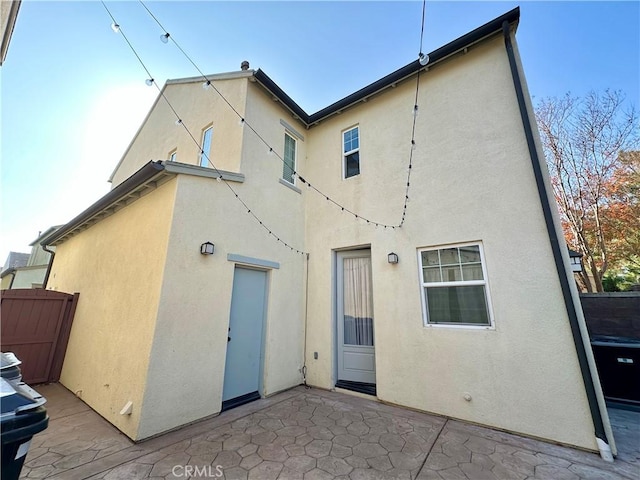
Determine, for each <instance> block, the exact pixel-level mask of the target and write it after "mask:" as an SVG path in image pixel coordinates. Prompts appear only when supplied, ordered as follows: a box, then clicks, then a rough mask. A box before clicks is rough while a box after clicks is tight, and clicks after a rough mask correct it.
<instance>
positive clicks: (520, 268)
mask: <svg viewBox="0 0 640 480" xmlns="http://www.w3.org/2000/svg"><path fill="white" fill-rule="evenodd" d="M414 95H415V77H414V78H413V79H412V80H410V81H407V82H404V83H402V84H400V85H399V86H398V87H397V88H396V89H394V90H393V91H390V92H388V93H385V94H382V95H379V96H376V97H373V98H372V99H370V100H369V101H368V102H367V103H362V104H360V105H359V106H358V107H356V108H353V109H350V110H347V111H345V112H344V113H342V114H341V115H339V116H334V117H332V118H331V119H329V120H327V121H325V122H323V123H322V124H320V125H319V126H317V127H314V128H313V129H312V135H311V136H310V142H309V151H308V160H307V165H306V167H307V169H306V172H305V173H306V174H307V177H308V179H309V180H310V181H312V183H313V182H314V181H315V184H316V185H317V186H318V187H319V188H320V189H321V190H323V191H325V192H327V193H328V194H329V195H330V196H331V197H332V198H335V199H337V200H339V201H340V202H341V203H343V204H344V205H346V206H348V207H349V208H352V209H353V210H354V211H356V212H358V213H361V214H362V215H365V216H367V217H369V218H370V219H372V220H376V221H379V222H384V223H389V224H393V223H398V221H399V220H400V216H401V213H402V204H403V199H404V189H405V186H406V173H407V164H408V158H409V149H410V146H409V144H410V139H411V135H410V132H411V121H412V107H413V96H414ZM418 103H419V106H420V113H419V116H418V119H417V125H416V132H417V135H416V142H417V149H416V151H415V152H414V160H413V169H412V176H411V189H410V194H409V195H410V202H409V204H408V210H407V221H406V223H405V225H404V226H403V227H402V228H401V229H396V230H390V229H386V230H385V229H383V228H380V227H378V228H377V229H376V228H374V227H372V226H367V225H366V224H364V222H363V221H362V220H357V221H356V220H354V218H353V216H350V215H348V214H344V213H340V210H339V209H336V208H335V207H332V206H331V205H327V202H326V200H324V199H323V198H321V197H319V196H318V195H315V196H314V195H310V196H307V208H306V239H307V241H306V246H307V249H308V250H309V251H310V252H311V262H310V278H311V282H310V288H309V291H310V297H309V307H308V311H309V331H308V335H307V366H308V372H309V373H308V378H309V382H310V383H311V384H315V385H318V386H320V387H323V388H331V387H332V386H333V384H334V382H335V361H336V360H335V354H334V348H335V347H334V342H335V340H334V339H335V327H334V324H335V323H334V322H335V320H333V318H334V311H333V308H334V306H333V304H332V302H331V299H332V298H335V297H334V292H333V288H334V287H333V283H332V282H334V281H335V279H334V278H333V276H332V271H333V262H334V250H336V249H342V248H346V247H354V246H359V245H371V250H372V267H373V289H374V290H373V295H374V312H375V313H374V315H375V346H376V369H377V387H378V397H379V398H380V399H382V400H383V401H388V402H391V403H396V404H400V405H406V406H409V407H413V408H417V409H420V410H426V411H431V412H435V413H439V414H444V415H448V416H451V417H454V418H461V419H465V420H469V421H472V422H478V423H482V424H487V425H491V426H494V427H498V428H504V429H507V430H511V431H516V432H521V433H525V434H528V435H532V436H537V437H542V438H548V439H553V440H555V441H560V442H563V443H567V444H572V445H577V446H580V447H583V448H588V449H596V445H595V441H594V435H593V425H592V421H591V417H590V413H589V408H588V403H587V399H586V395H585V391H584V385H583V384H582V378H581V374H580V370H579V367H578V363H577V358H576V353H575V347H574V344H573V340H572V337H571V331H570V327H569V323H568V318H567V314H566V311H565V309H564V303H563V299H562V294H561V291H560V285H559V281H558V278H557V274H556V272H555V267H554V263H553V255H552V252H551V248H550V243H549V238H548V235H547V232H546V228H545V224H544V218H543V215H542V210H541V207H540V200H539V198H538V193H537V190H536V185H535V180H534V177H533V173H532V169H531V165H530V159H529V153H528V150H527V145H526V141H525V137H524V132H523V127H522V122H521V119H520V113H519V110H518V105H517V101H516V97H515V92H514V88H513V83H512V79H511V74H510V71H509V65H508V59H507V55H506V52H505V48H504V41H503V39H502V38H501V37H498V38H496V39H494V40H492V41H490V42H487V43H485V44H482V45H480V46H477V47H475V48H472V49H470V50H469V52H468V53H467V54H466V55H464V56H462V57H458V58H457V59H452V60H450V61H448V62H447V63H445V64H443V65H439V66H436V67H434V68H433V69H432V70H431V71H429V72H428V73H426V74H423V75H422V76H421V83H420V96H419V101H418ZM355 124H359V125H360V137H361V140H360V141H361V150H360V152H361V160H360V162H361V174H360V175H359V176H357V177H353V178H350V179H347V180H342V177H341V168H342V167H341V131H342V130H344V129H345V128H348V127H350V126H352V125H355ZM475 241H480V242H482V244H483V247H484V253H485V263H486V270H487V274H488V289H489V292H490V298H491V302H492V312H493V316H494V322H495V328H494V329H480V330H477V329H464V328H447V327H425V326H424V325H423V317H422V305H421V284H420V281H421V280H420V277H419V272H418V269H419V267H418V261H417V254H418V253H417V249H418V248H421V247H437V246H442V245H447V244H453V243H461V242H475ZM391 251H393V252H396V253H398V255H399V257H400V263H399V264H397V265H390V264H388V263H387V258H386V257H387V253H389V252H391ZM525 265H526V269H525V267H524V266H525ZM314 351H318V352H319V359H318V360H314V359H313V357H312V354H313V352H314ZM466 393H468V394H470V395H471V397H472V401H471V402H467V401H465V400H464V399H463V396H464V395H465V394H466Z"/></svg>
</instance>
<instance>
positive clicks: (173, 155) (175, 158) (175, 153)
mask: <svg viewBox="0 0 640 480" xmlns="http://www.w3.org/2000/svg"><path fill="white" fill-rule="evenodd" d="M169 161H170V162H177V161H178V151H177V150H174V151H173V152H171V153H170V154H169Z"/></svg>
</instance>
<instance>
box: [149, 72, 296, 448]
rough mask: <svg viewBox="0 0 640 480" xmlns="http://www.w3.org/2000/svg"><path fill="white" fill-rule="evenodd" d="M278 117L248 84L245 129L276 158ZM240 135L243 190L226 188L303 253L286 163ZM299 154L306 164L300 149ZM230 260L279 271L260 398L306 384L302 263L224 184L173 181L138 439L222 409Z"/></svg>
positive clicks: (272, 282)
mask: <svg viewBox="0 0 640 480" xmlns="http://www.w3.org/2000/svg"><path fill="white" fill-rule="evenodd" d="M284 115H286V113H285V112H284V111H283V110H282V108H281V106H280V105H279V104H277V103H275V102H273V101H272V100H271V99H270V98H269V97H267V96H265V95H264V94H263V93H262V92H261V91H260V90H259V89H258V88H257V87H256V86H255V85H253V84H249V92H248V98H247V108H246V118H247V122H249V123H250V124H251V125H252V126H253V127H254V128H256V130H257V131H258V132H260V134H261V135H262V136H263V138H265V139H266V140H267V141H268V142H269V144H271V145H273V147H274V149H275V150H276V151H277V152H278V153H279V154H280V155H282V149H283V148H284V127H283V126H282V125H281V124H280V119H281V118H284ZM220 119H221V121H223V122H229V123H230V124H232V125H233V126H234V128H236V129H237V130H239V131H241V130H243V128H242V127H240V126H238V124H237V119H236V118H233V117H229V111H228V109H226V110H222V111H221V112H220ZM287 121H288V122H289V123H290V124H293V123H294V120H293V119H290V118H289V119H287ZM296 128H297V130H298V131H302V128H300V127H299V126H297V127H296ZM244 131H245V132H244V135H243V138H242V141H243V143H242V160H241V168H240V171H241V173H242V174H244V175H245V182H244V183H234V182H230V185H231V186H232V187H233V188H234V189H235V190H236V191H237V192H238V193H239V195H240V196H241V198H242V199H243V200H244V201H245V202H246V203H247V205H248V206H249V207H250V208H251V209H252V210H253V211H254V212H255V213H256V214H257V215H258V216H259V218H260V219H261V220H262V221H263V222H264V223H265V225H268V226H269V228H271V229H272V230H273V231H274V232H276V233H277V235H280V236H281V237H282V238H283V239H285V240H286V241H287V242H288V243H290V244H291V245H292V246H294V247H296V248H298V249H301V248H302V247H303V244H304V228H303V220H304V214H303V200H302V198H301V194H300V193H297V192H296V191H294V190H292V189H291V188H288V187H286V186H284V185H282V184H281V183H280V182H279V181H278V180H279V178H280V177H281V175H282V162H281V161H280V160H279V159H278V157H277V156H276V155H272V156H270V155H268V154H267V152H268V148H267V147H266V146H265V145H264V144H263V143H262V142H261V141H260V140H259V139H258V138H257V137H256V136H255V134H253V133H252V132H250V131H248V127H244ZM298 148H299V150H298V154H299V158H301V159H302V158H304V156H305V148H306V147H305V142H299V143H298ZM205 241H211V242H212V243H214V244H215V252H214V254H213V255H210V256H208V255H207V256H204V255H201V254H200V253H199V247H200V244H201V243H203V242H205ZM228 254H236V255H242V256H245V257H252V258H258V259H261V260H267V261H270V262H277V263H279V265H280V268H278V269H269V270H268V274H267V275H268V297H267V313H266V317H267V318H266V321H265V328H266V331H265V348H264V360H263V362H264V372H263V392H262V393H263V394H265V395H270V394H273V393H275V392H278V391H281V390H284V389H286V388H290V387H293V386H295V385H298V384H300V383H301V381H302V376H301V372H300V369H301V367H302V362H303V359H302V357H303V355H302V349H303V344H304V336H303V334H304V293H305V289H304V287H305V284H304V282H305V277H304V269H305V258H304V257H303V256H302V255H299V254H296V253H292V252H291V250H290V249H288V248H286V247H284V246H283V245H282V244H280V243H278V242H276V240H275V239H273V238H270V237H269V236H268V235H267V233H266V231H265V230H264V229H263V228H262V227H261V226H260V225H259V223H258V222H257V221H256V220H254V219H253V218H252V217H251V216H250V215H249V214H248V213H247V211H246V209H245V208H244V207H242V205H241V204H240V203H239V202H238V201H237V200H236V199H235V197H234V195H233V193H231V192H230V191H229V189H228V188H227V186H226V185H225V184H224V183H219V182H217V181H216V180H213V179H210V178H203V177H196V176H190V175H179V177H178V189H177V195H176V203H175V206H174V214H173V220H172V227H171V235H170V237H169V248H168V256H167V263H166V266H165V270H164V280H163V284H162V295H161V300H160V306H159V311H158V319H157V327H156V330H155V335H154V339H153V346H152V348H151V354H150V363H149V372H148V379H147V385H148V386H147V390H146V392H145V398H144V407H143V418H142V420H141V425H140V431H139V438H146V437H148V436H151V435H154V434H157V433H160V432H162V431H165V430H167V429H170V428H175V427H177V426H180V425H184V424H186V423H189V422H192V421H195V420H198V419H201V418H203V417H206V416H209V415H213V414H215V413H217V412H219V411H220V407H221V401H222V392H223V387H224V371H225V358H226V347H227V336H228V327H229V314H230V308H231V296H232V285H233V275H234V266H235V263H234V262H231V261H228V260H227V255H228ZM247 301H250V299H247ZM236 334H240V333H236ZM194 392H197V394H194Z"/></svg>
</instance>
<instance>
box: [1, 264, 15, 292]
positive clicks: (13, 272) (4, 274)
mask: <svg viewBox="0 0 640 480" xmlns="http://www.w3.org/2000/svg"><path fill="white" fill-rule="evenodd" d="M7 275H11V282H9V287H8V288H7V290H11V287H13V281H14V280H15V278H16V269H15V268H7V269H6V270H5V271H4V272H2V276H0V278H4V277H6V276H7Z"/></svg>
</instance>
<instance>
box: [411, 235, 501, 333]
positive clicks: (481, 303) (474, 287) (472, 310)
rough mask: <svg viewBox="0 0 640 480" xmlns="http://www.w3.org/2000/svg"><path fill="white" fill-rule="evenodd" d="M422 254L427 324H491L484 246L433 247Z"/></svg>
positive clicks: (422, 279)
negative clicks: (482, 248)
mask: <svg viewBox="0 0 640 480" xmlns="http://www.w3.org/2000/svg"><path fill="white" fill-rule="evenodd" d="M419 253H420V255H419V256H418V263H419V264H420V271H421V279H420V280H421V283H422V300H423V313H424V319H425V324H426V325H449V326H452V325H455V326H479V327H490V326H491V325H492V322H491V310H490V302H489V292H488V288H487V282H486V274H485V271H484V265H483V256H482V250H481V245H480V244H473V245H460V246H452V247H444V248H429V249H424V250H421V251H420V252H419Z"/></svg>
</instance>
